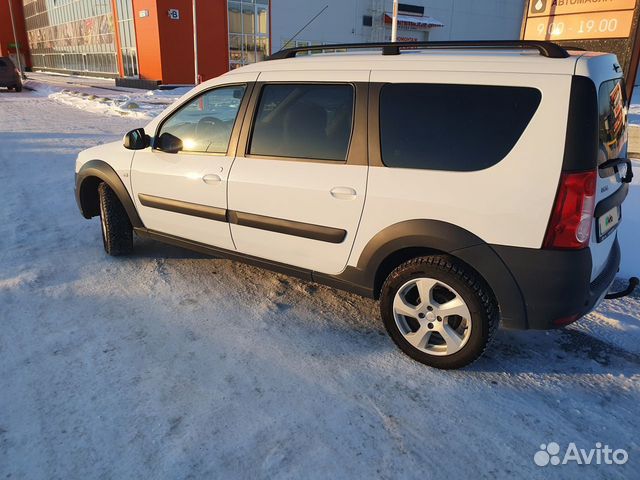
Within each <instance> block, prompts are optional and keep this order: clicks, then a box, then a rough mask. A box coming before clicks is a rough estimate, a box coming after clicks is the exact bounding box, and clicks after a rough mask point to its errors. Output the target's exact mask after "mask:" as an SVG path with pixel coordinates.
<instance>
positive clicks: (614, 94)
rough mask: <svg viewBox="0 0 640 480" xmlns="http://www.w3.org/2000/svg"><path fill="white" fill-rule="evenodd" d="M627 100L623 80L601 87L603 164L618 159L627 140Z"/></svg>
mask: <svg viewBox="0 0 640 480" xmlns="http://www.w3.org/2000/svg"><path fill="white" fill-rule="evenodd" d="M626 104H627V99H626V94H625V88H624V83H623V81H622V79H620V78H619V79H616V80H609V81H606V82H603V83H602V84H601V85H600V91H599V92H598V118H599V134H598V135H599V138H600V151H601V152H602V153H603V155H601V156H600V159H599V162H600V163H602V162H603V161H606V160H608V159H611V158H618V157H619V156H620V154H621V153H622V152H621V151H622V149H623V148H624V146H625V144H626V138H627V135H626V133H627V108H626Z"/></svg>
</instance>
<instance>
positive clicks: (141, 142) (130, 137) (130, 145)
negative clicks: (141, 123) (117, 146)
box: [122, 128, 151, 150]
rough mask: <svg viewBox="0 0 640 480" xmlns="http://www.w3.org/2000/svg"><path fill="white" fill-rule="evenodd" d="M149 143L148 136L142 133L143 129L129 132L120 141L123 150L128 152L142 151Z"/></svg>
mask: <svg viewBox="0 0 640 480" xmlns="http://www.w3.org/2000/svg"><path fill="white" fill-rule="evenodd" d="M150 143H151V141H150V139H149V135H147V134H146V133H145V132H144V128H136V129H135V130H131V131H130V132H129V133H127V134H126V135H125V136H124V138H123V139H122V144H123V145H124V148H126V149H128V150H144V149H145V148H147V147H148V146H149V144H150Z"/></svg>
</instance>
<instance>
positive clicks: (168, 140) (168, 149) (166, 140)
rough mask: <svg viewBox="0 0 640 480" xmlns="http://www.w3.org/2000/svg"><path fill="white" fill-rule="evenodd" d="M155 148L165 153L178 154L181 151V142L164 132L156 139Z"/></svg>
mask: <svg viewBox="0 0 640 480" xmlns="http://www.w3.org/2000/svg"><path fill="white" fill-rule="evenodd" d="M155 148H157V149H158V150H162V151H163V152H165V153H178V152H180V151H181V150H182V149H183V145H182V140H180V139H179V138H178V137H176V136H175V135H171V134H170V133H169V132H164V133H163V134H162V135H160V136H159V137H158V141H157V143H156V145H155Z"/></svg>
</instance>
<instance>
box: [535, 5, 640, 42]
mask: <svg viewBox="0 0 640 480" xmlns="http://www.w3.org/2000/svg"><path fill="white" fill-rule="evenodd" d="M635 8H636V0H599V1H598V0H582V1H580V0H530V2H529V8H528V9H527V16H526V19H525V28H524V39H525V40H551V41H554V40H583V39H605V38H627V37H629V35H631V30H632V27H633V23H634V13H635Z"/></svg>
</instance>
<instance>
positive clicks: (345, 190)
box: [330, 187, 358, 200]
mask: <svg viewBox="0 0 640 480" xmlns="http://www.w3.org/2000/svg"><path fill="white" fill-rule="evenodd" d="M330 193H331V196H332V197H333V198H337V199H339V200H353V199H354V198H356V195H357V194H358V192H356V191H355V190H354V189H353V188H351V187H333V188H332V189H331V192H330Z"/></svg>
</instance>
